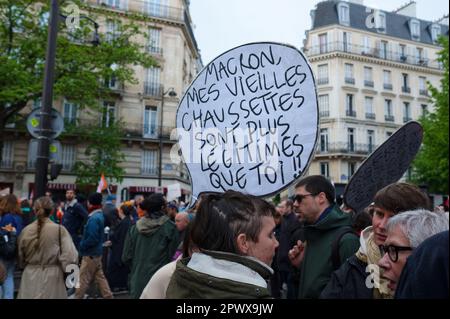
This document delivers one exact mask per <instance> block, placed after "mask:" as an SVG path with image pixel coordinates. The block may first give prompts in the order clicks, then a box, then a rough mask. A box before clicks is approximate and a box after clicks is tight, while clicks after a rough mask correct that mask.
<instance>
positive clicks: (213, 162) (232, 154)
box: [177, 43, 318, 196]
mask: <svg viewBox="0 0 450 319" xmlns="http://www.w3.org/2000/svg"><path fill="white" fill-rule="evenodd" d="M317 126H318V116H317V97H316V90H315V86H314V80H313V76H312V72H311V68H310V67H309V65H308V62H307V60H306V59H305V57H304V56H303V54H302V53H301V52H300V51H298V50H297V49H295V48H293V47H290V46H287V45H281V44H276V43H254V44H247V45H243V46H240V47H237V48H235V49H232V50H230V51H227V52H225V53H224V54H222V55H221V56H219V57H218V58H216V59H215V60H214V61H212V62H211V63H210V64H208V65H207V66H206V67H205V68H204V69H203V71H202V72H201V73H200V74H199V75H198V77H197V78H196V80H195V81H194V82H193V84H192V85H191V86H190V87H189V89H188V90H187V92H186V94H185V95H184V97H183V99H182V101H181V103H180V106H179V108H178V112H177V128H178V139H179V143H180V147H181V151H182V154H183V158H184V161H185V162H186V164H187V167H188V169H189V172H190V175H191V180H192V183H193V195H194V196H197V195H198V194H200V193H202V192H210V191H217V192H221V191H224V190H227V189H234V190H238V191H244V192H247V193H250V194H253V195H258V196H264V195H268V194H272V193H275V192H277V191H278V190H280V189H282V188H284V187H285V186H287V185H288V184H290V183H291V182H293V181H294V180H295V179H297V178H298V177H299V176H300V175H301V174H302V173H303V171H304V170H305V168H306V167H307V165H308V163H309V161H310V159H311V155H312V153H313V150H314V147H315V143H316V137H317Z"/></svg>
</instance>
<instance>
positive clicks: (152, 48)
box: [148, 28, 162, 54]
mask: <svg viewBox="0 0 450 319" xmlns="http://www.w3.org/2000/svg"><path fill="white" fill-rule="evenodd" d="M148 35H149V39H148V51H149V52H150V53H156V54H162V49H161V30H160V29H155V28H150V29H149V32H148Z"/></svg>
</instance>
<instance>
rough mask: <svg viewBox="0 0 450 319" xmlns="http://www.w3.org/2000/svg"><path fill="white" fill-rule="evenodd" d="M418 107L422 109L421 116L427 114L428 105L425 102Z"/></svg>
mask: <svg viewBox="0 0 450 319" xmlns="http://www.w3.org/2000/svg"><path fill="white" fill-rule="evenodd" d="M420 108H421V110H422V116H426V115H427V114H428V105H426V104H421V105H420Z"/></svg>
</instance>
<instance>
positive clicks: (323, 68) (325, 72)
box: [317, 64, 328, 84]
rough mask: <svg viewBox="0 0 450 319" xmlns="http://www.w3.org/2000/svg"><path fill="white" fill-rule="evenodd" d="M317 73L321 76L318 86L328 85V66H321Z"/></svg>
mask: <svg viewBox="0 0 450 319" xmlns="http://www.w3.org/2000/svg"><path fill="white" fill-rule="evenodd" d="M317 73H318V75H319V77H318V79H317V82H318V84H328V64H321V65H319V66H318V67H317Z"/></svg>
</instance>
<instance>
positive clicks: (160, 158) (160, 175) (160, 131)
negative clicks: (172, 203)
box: [158, 87, 177, 187]
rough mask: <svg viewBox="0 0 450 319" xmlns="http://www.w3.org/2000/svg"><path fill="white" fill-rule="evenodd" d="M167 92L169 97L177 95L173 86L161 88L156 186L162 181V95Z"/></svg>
mask: <svg viewBox="0 0 450 319" xmlns="http://www.w3.org/2000/svg"><path fill="white" fill-rule="evenodd" d="M166 94H168V95H169V96H170V97H175V96H177V92H175V90H174V88H173V87H171V88H169V89H168V90H167V91H165V92H164V88H162V89H161V112H160V116H159V170H158V186H159V187H161V182H162V153H163V142H162V139H163V114H164V97H165V96H166Z"/></svg>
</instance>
